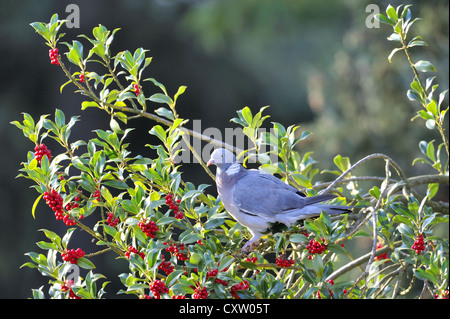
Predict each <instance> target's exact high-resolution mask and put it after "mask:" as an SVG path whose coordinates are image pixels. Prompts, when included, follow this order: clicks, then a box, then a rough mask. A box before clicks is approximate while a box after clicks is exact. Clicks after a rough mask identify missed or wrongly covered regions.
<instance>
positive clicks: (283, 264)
mask: <svg viewBox="0 0 450 319" xmlns="http://www.w3.org/2000/svg"><path fill="white" fill-rule="evenodd" d="M275 262H276V263H277V265H278V266H280V267H291V266H292V265H293V264H294V261H293V260H292V259H290V258H289V259H284V257H283V256H281V255H280V256H278V257H277V258H275Z"/></svg>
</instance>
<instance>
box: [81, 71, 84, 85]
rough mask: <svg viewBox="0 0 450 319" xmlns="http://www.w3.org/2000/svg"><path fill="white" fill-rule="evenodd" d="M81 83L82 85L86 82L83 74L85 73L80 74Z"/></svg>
mask: <svg viewBox="0 0 450 319" xmlns="http://www.w3.org/2000/svg"><path fill="white" fill-rule="evenodd" d="M80 82H81V83H83V82H84V74H83V73H81V74H80Z"/></svg>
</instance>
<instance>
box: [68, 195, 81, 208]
mask: <svg viewBox="0 0 450 319" xmlns="http://www.w3.org/2000/svg"><path fill="white" fill-rule="evenodd" d="M73 200H74V201H75V203H73V204H71V203H68V204H67V205H66V206H65V208H66V210H72V209H73V208H77V207H80V204H78V202H79V201H80V197H78V196H76V197H75V198H74V199H73Z"/></svg>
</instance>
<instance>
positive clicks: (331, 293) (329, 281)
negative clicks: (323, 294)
mask: <svg viewBox="0 0 450 319" xmlns="http://www.w3.org/2000/svg"><path fill="white" fill-rule="evenodd" d="M327 283H329V284H330V287H331V286H333V285H334V281H333V279H328V280H327ZM327 290H328V293H329V294H330V297H333V292H332V291H331V290H330V288H328V287H327ZM317 295H318V297H319V299H320V292H317Z"/></svg>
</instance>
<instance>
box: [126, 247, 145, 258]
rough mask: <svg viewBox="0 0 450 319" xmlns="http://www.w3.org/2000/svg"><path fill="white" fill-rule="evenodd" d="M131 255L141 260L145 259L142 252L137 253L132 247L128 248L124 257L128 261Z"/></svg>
mask: <svg viewBox="0 0 450 319" xmlns="http://www.w3.org/2000/svg"><path fill="white" fill-rule="evenodd" d="M131 253H133V254H138V255H139V256H140V257H141V258H142V259H145V254H144V253H143V252H139V251H138V250H137V249H136V248H134V247H133V246H128V251H127V252H126V253H125V257H127V259H130V254H131Z"/></svg>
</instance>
